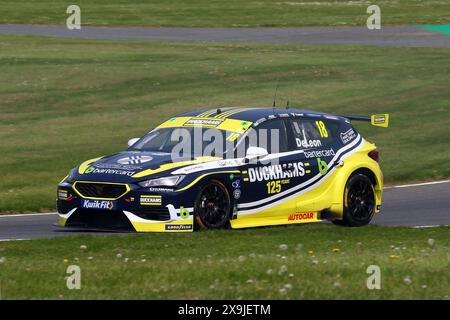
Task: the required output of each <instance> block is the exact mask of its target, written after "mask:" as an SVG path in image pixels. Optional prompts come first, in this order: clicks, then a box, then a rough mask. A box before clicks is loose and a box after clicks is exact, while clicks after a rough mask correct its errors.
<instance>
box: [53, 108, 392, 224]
mask: <svg viewBox="0 0 450 320" xmlns="http://www.w3.org/2000/svg"><path fill="white" fill-rule="evenodd" d="M353 120H366V121H370V122H371V123H372V124H373V125H376V126H383V127H387V126H388V120H389V116H388V115H387V114H380V115H373V116H371V117H364V116H336V115H330V114H325V113H320V112H312V111H306V110H299V109H279V108H221V109H213V110H200V111H195V112H189V113H185V114H182V115H179V116H176V117H173V118H171V119H169V120H167V121H166V122H164V123H162V124H161V125H160V126H158V127H157V128H155V129H154V130H152V131H150V132H149V133H147V134H145V135H144V136H143V137H141V138H135V139H131V140H130V141H129V142H128V145H129V148H128V149H127V150H126V151H124V152H119V153H116V154H113V155H109V156H104V157H100V158H96V159H91V160H88V161H85V162H83V163H82V164H81V165H79V166H78V167H76V168H74V169H72V170H71V171H70V173H69V175H68V176H67V177H65V178H64V179H63V180H62V181H61V182H60V183H59V185H58V188H57V208H58V212H59V225H60V226H65V227H76V228H90V229H119V230H130V231H140V232H151V231H156V232H190V231H193V230H195V229H207V228H211V229H212V228H225V227H231V228H247V227H256V226H268V225H284V224H297V223H306V222H319V221H323V220H330V221H333V222H334V223H336V224H339V225H346V226H363V225H366V224H368V223H369V222H370V221H371V219H372V217H373V215H374V214H375V213H377V212H379V211H380V208H381V194H382V190H383V177H382V172H381V169H380V166H379V164H378V160H379V151H378V149H377V148H376V146H375V145H374V144H372V143H370V142H368V141H366V140H365V139H364V138H363V137H362V136H361V135H360V134H359V133H358V132H357V131H356V129H355V128H354V127H352V125H351V121H353ZM180 137H181V138H180ZM212 137H214V138H212ZM182 140H184V141H183V143H181V141H182ZM213 140H214V141H213ZM213 144H214V146H213V147H211V146H212V145H213ZM180 145H181V147H180ZM186 146H187V147H186ZM217 146H219V147H217ZM180 150H184V151H185V152H180ZM186 150H187V151H189V152H186Z"/></svg>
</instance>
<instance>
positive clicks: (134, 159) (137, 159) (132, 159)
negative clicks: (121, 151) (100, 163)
mask: <svg viewBox="0 0 450 320" xmlns="http://www.w3.org/2000/svg"><path fill="white" fill-rule="evenodd" d="M152 160H153V157H151V156H140V155H136V156H129V157H124V158H120V159H119V160H117V163H120V164H125V165H127V164H141V163H146V162H149V161H152Z"/></svg>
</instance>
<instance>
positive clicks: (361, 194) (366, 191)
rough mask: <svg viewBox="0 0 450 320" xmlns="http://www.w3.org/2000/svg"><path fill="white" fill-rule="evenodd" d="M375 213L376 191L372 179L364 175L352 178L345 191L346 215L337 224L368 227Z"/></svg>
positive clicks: (356, 175)
mask: <svg viewBox="0 0 450 320" xmlns="http://www.w3.org/2000/svg"><path fill="white" fill-rule="evenodd" d="M374 213H375V191H374V188H373V185H372V182H371V181H370V179H369V178H368V177H367V176H365V175H363V174H355V175H353V176H351V177H350V178H349V179H348V181H347V184H346V185H345V191H344V215H343V219H342V220H336V221H333V222H334V223H335V224H338V225H344V226H349V227H361V226H365V225H367V224H368V223H369V222H370V221H371V220H372V218H373V215H374Z"/></svg>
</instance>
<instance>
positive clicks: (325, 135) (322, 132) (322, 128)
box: [316, 120, 328, 138]
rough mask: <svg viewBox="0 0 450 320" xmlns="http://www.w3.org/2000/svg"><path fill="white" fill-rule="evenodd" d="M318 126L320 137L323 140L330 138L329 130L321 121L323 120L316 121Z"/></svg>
mask: <svg viewBox="0 0 450 320" xmlns="http://www.w3.org/2000/svg"><path fill="white" fill-rule="evenodd" d="M316 126H317V129H319V132H320V136H321V137H322V138H328V131H327V128H326V127H325V123H323V121H321V120H318V121H316Z"/></svg>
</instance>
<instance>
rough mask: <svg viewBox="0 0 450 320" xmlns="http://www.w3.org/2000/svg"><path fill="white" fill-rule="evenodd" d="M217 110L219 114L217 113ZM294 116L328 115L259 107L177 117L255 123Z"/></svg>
mask: <svg viewBox="0 0 450 320" xmlns="http://www.w3.org/2000/svg"><path fill="white" fill-rule="evenodd" d="M218 110H220V111H219V113H218V112H217V111H218ZM294 115H306V116H316V117H317V116H319V117H321V116H324V115H328V116H331V115H329V114H326V113H323V112H316V111H309V110H304V109H296V108H289V109H285V108H261V107H233V108H230V107H220V108H215V109H202V110H196V111H191V112H186V113H183V114H181V115H179V117H205V118H218V119H239V120H246V121H251V122H256V121H258V120H260V119H262V118H267V117H269V116H279V117H283V116H284V117H287V116H294Z"/></svg>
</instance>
